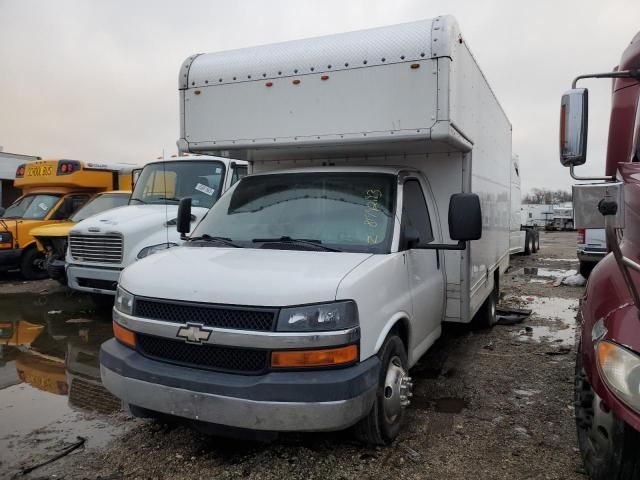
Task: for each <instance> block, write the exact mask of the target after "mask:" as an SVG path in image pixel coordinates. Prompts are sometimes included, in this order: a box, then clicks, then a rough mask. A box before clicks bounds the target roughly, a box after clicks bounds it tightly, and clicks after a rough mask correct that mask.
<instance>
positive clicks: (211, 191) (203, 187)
mask: <svg viewBox="0 0 640 480" xmlns="http://www.w3.org/2000/svg"><path fill="white" fill-rule="evenodd" d="M195 188H196V190H198V191H199V192H202V193H204V194H205V195H209V196H211V195H213V194H214V193H215V189H213V188H211V187H207V186H206V185H203V184H201V183H198V184H197V185H196V187H195Z"/></svg>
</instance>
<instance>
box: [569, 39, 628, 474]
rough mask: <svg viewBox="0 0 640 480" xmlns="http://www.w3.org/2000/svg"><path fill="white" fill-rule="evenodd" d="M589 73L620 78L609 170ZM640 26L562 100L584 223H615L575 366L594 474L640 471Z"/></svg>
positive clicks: (587, 307)
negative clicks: (597, 168) (591, 164)
mask: <svg viewBox="0 0 640 480" xmlns="http://www.w3.org/2000/svg"><path fill="white" fill-rule="evenodd" d="M584 78H611V79H613V89H612V107H611V118H610V123H609V141H608V147H607V161H606V170H605V176H604V177H600V178H598V177H581V176H579V175H577V174H576V172H575V170H574V168H575V167H576V166H579V165H582V164H584V163H585V161H586V142H587V113H588V92H587V90H586V89H584V88H576V84H577V83H578V82H579V81H580V80H581V79H584ZM639 99H640V32H639V33H638V34H636V36H635V37H634V39H633V40H632V41H631V44H630V45H629V46H628V47H627V48H626V50H625V51H624V53H623V55H622V58H621V60H620V64H619V65H618V67H616V68H615V69H614V71H613V72H608V73H597V74H589V75H580V76H579V77H577V78H576V79H575V80H574V82H573V88H572V89H571V90H569V91H568V92H566V93H565V94H564V95H563V97H562V102H561V118H560V160H561V162H562V164H563V165H565V166H567V167H570V168H571V176H572V177H573V178H574V179H576V180H578V181H581V182H588V183H583V184H578V185H574V187H573V195H574V197H573V202H574V209H575V215H574V218H575V222H576V227H578V228H605V230H606V234H607V248H608V250H609V252H610V253H609V254H608V255H607V256H606V257H605V258H604V259H603V260H602V261H601V262H600V263H598V265H597V266H596V267H595V268H594V270H593V272H592V273H591V276H590V278H589V282H588V283H587V287H586V291H585V295H584V298H583V299H582V302H581V309H580V322H581V323H580V325H579V338H578V340H577V348H578V351H577V356H576V376H575V416H576V424H577V430H578V443H579V446H580V450H581V453H582V458H583V460H584V466H585V469H586V471H587V473H588V475H589V477H590V478H591V479H597V480H600V479H607V480H614V479H638V478H640V310H639V309H640V300H639V299H640V297H639V296H638V290H639V289H640V100H639Z"/></svg>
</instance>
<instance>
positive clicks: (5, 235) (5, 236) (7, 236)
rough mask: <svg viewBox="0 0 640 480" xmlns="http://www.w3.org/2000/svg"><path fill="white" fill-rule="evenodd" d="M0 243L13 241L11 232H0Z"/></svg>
mask: <svg viewBox="0 0 640 480" xmlns="http://www.w3.org/2000/svg"><path fill="white" fill-rule="evenodd" d="M0 243H13V235H12V234H11V232H0Z"/></svg>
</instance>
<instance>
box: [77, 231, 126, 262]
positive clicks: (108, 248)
mask: <svg viewBox="0 0 640 480" xmlns="http://www.w3.org/2000/svg"><path fill="white" fill-rule="evenodd" d="M69 250H70V252H71V256H72V257H73V258H74V259H75V260H79V261H85V262H96V263H121V262H122V250H123V240H122V236H121V235H115V234H112V235H78V234H71V235H69Z"/></svg>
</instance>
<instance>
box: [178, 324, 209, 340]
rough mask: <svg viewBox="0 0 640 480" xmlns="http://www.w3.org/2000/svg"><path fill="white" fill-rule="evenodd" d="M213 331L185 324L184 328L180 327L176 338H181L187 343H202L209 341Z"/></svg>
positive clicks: (196, 325)
mask: <svg viewBox="0 0 640 480" xmlns="http://www.w3.org/2000/svg"><path fill="white" fill-rule="evenodd" d="M212 332H213V330H210V329H208V328H205V327H204V326H203V325H200V324H198V323H187V325H186V326H185V327H180V329H178V333H176V337H178V338H182V339H183V340H184V341H186V342H187V343H199V344H200V343H202V342H206V341H207V340H209V337H210V336H211V333H212Z"/></svg>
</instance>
